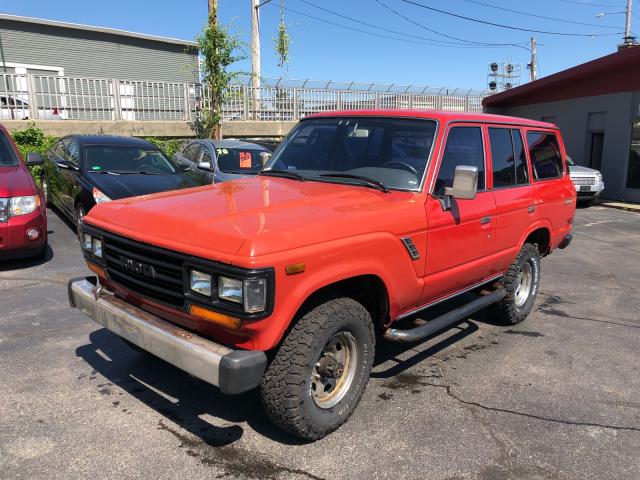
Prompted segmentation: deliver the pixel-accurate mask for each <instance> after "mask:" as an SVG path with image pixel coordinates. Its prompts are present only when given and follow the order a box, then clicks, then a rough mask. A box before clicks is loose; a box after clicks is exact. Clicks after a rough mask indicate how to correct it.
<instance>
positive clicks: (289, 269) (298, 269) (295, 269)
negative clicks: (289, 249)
mask: <svg viewBox="0 0 640 480" xmlns="http://www.w3.org/2000/svg"><path fill="white" fill-rule="evenodd" d="M305 268H306V265H305V264H304V262H300V263H294V264H292V265H287V266H286V267H284V271H285V273H286V274H287V275H295V274H297V273H302V272H304V270H305Z"/></svg>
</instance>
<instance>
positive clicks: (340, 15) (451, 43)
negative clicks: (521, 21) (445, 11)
mask: <svg viewBox="0 0 640 480" xmlns="http://www.w3.org/2000/svg"><path fill="white" fill-rule="evenodd" d="M299 1H300V2H302V3H306V4H307V5H310V6H312V7H314V8H317V9H319V10H322V11H323V12H327V13H330V14H332V15H336V16H338V17H340V18H344V19H346V20H350V21H352V22H356V23H360V24H362V25H366V26H368V27H372V28H376V29H378V30H382V31H385V32H390V33H394V34H396V35H403V36H407V37H412V38H417V39H420V40H427V41H433V42H440V43H443V44H449V45H459V46H463V45H464V46H466V44H468V43H472V44H475V45H479V46H483V47H510V46H513V44H512V43H489V42H474V41H471V40H466V39H464V38H459V37H453V36H451V35H446V34H444V33H441V32H438V31H436V30H433V29H430V28H426V27H423V28H425V30H428V31H429V32H432V33H435V34H437V35H440V36H443V37H446V38H450V39H453V40H457V42H447V41H446V40H437V39H433V38H426V37H419V36H415V35H410V34H408V33H404V32H398V31H396V30H390V29H388V28H384V27H380V26H377V25H372V24H370V23H367V22H363V21H362V20H358V19H356V18H353V17H348V16H346V15H343V14H341V13H338V12H335V11H333V10H329V9H328V8H324V7H321V6H319V5H316V4H315V3H312V2H310V1H308V0H299ZM376 1H377V0H376ZM378 3H380V2H378ZM380 4H381V5H382V6H384V7H386V8H388V7H387V6H386V5H384V4H382V3H380ZM390 10H391V9H390ZM419 26H421V25H419ZM460 42H463V43H460Z"/></svg>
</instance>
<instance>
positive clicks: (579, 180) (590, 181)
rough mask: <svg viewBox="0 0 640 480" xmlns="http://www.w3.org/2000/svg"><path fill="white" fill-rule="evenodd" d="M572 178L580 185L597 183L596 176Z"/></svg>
mask: <svg viewBox="0 0 640 480" xmlns="http://www.w3.org/2000/svg"><path fill="white" fill-rule="evenodd" d="M571 180H573V183H574V184H575V185H578V186H582V185H595V184H596V177H572V178H571Z"/></svg>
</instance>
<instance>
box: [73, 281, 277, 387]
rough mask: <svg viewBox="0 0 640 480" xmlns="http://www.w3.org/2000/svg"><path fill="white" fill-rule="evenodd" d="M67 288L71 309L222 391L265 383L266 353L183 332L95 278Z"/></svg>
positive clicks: (78, 282) (76, 282)
mask: <svg viewBox="0 0 640 480" xmlns="http://www.w3.org/2000/svg"><path fill="white" fill-rule="evenodd" d="M68 290H69V303H71V306H72V307H75V308H77V309H78V310H80V311H81V312H82V313H84V314H85V315H87V316H88V317H90V318H92V319H93V320H94V321H96V322H97V323H99V324H100V325H102V326H103V327H105V328H106V329H107V330H110V331H112V332H113V333H115V334H117V335H119V336H121V337H122V338H124V339H126V340H128V341H129V342H131V343H133V344H135V345H137V346H138V347H140V348H142V349H144V350H146V351H148V352H150V353H152V354H154V355H155V356H156V357H158V358H161V359H162V360H164V361H166V362H168V363H170V364H172V365H175V366H176V367H178V368H180V369H182V370H184V371H185V372H188V373H190V374H191V375H193V376H194V377H197V378H200V379H201V380H204V381H205V382H208V383H210V384H212V385H215V386H217V387H219V388H220V390H221V391H222V392H223V393H227V394H236V393H242V392H245V391H247V390H251V389H252V388H255V387H257V386H258V385H259V384H260V380H261V378H262V375H263V373H264V370H265V367H266V364H267V357H266V355H265V353H264V352H260V351H246V350H234V349H231V348H228V347H225V346H223V345H219V344H217V343H215V342H212V341H211V340H208V339H206V338H203V337H201V336H199V335H196V334H194V333H192V332H189V331H187V330H184V329H182V328H180V327H178V326H176V325H174V324H172V323H169V322H167V321H165V320H163V319H161V318H159V317H157V316H155V315H152V314H150V313H148V312H146V311H144V310H142V309H140V308H137V307H134V306H133V305H131V304H129V303H127V302H125V301H124V300H122V299H120V298H118V297H115V296H114V295H112V294H110V293H108V292H105V291H101V290H100V287H98V286H97V279H96V278H95V277H85V278H75V279H71V280H70V281H69V285H68Z"/></svg>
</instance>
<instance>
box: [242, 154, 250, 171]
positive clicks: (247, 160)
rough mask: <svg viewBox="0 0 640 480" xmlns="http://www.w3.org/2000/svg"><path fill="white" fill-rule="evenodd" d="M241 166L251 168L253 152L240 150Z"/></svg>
mask: <svg viewBox="0 0 640 480" xmlns="http://www.w3.org/2000/svg"><path fill="white" fill-rule="evenodd" d="M240 168H251V152H240Z"/></svg>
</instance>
